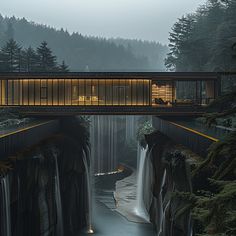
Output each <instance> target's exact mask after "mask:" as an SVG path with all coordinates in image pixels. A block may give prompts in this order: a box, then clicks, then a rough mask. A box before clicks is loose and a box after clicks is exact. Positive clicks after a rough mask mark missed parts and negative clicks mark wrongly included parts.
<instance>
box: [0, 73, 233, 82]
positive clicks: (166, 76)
mask: <svg viewBox="0 0 236 236" xmlns="http://www.w3.org/2000/svg"><path fill="white" fill-rule="evenodd" d="M226 74H228V73H217V72H67V73H63V72H62V73H60V72H47V73H45V72H43V73H42V72H37V73H22V72H20V73H18V72H9V73H1V72H0V79H1V80H6V79H148V80H179V81H181V80H183V81H184V80H185V81H191V80H217V79H218V78H219V77H220V76H221V75H226ZM229 74H231V73H229Z"/></svg>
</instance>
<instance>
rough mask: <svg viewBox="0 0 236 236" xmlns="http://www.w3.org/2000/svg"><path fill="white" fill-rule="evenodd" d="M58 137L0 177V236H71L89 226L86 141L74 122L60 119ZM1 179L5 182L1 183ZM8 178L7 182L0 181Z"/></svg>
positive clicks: (14, 163) (34, 149) (14, 160)
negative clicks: (7, 200)
mask: <svg viewBox="0 0 236 236" xmlns="http://www.w3.org/2000/svg"><path fill="white" fill-rule="evenodd" d="M61 128H62V129H61V130H62V132H61V134H60V135H57V136H55V137H52V138H50V139H49V140H45V141H44V142H42V143H40V144H38V145H37V146H35V147H32V148H31V149H30V150H25V151H24V152H22V153H19V154H18V155H16V156H15V157H14V158H12V159H11V161H10V163H11V165H12V170H11V171H10V172H8V174H6V175H4V176H2V177H1V178H0V179H1V183H0V189H1V191H0V195H1V196H0V202H1V203H0V205H6V196H7V189H6V188H8V189H9V204H7V206H6V207H5V208H1V209H0V215H1V218H2V219H3V218H6V219H7V217H6V216H7V215H10V219H9V220H7V221H1V222H0V229H1V230H0V235H1V236H8V235H9V229H10V231H11V233H12V234H11V235H12V236H14V235H17V236H32V235H34V236H37V235H45V236H46V235H52V236H53V235H57V236H61V235H69V236H70V235H75V234H77V233H78V231H79V230H81V229H82V228H83V227H86V226H87V224H88V215H89V207H88V206H89V203H88V185H87V181H88V175H87V173H86V169H88V168H87V167H86V165H88V163H89V162H88V161H87V160H89V143H88V140H89V138H88V136H87V133H86V127H84V126H83V124H82V122H81V120H80V119H78V118H67V119H63V120H62V121H61ZM3 180H4V181H3ZM5 180H7V184H5V185H4V183H5V182H6V181H5Z"/></svg>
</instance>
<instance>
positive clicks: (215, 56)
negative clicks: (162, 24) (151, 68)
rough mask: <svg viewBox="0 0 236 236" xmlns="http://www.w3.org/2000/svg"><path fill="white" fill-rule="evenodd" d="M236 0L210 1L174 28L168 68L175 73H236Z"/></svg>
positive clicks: (170, 37) (181, 19)
mask: <svg viewBox="0 0 236 236" xmlns="http://www.w3.org/2000/svg"><path fill="white" fill-rule="evenodd" d="M235 14H236V0H208V1H207V3H206V4H205V5H203V6H201V7H199V8H198V10H197V11H196V12H195V13H194V14H188V15H185V16H183V17H181V18H180V19H178V21H177V22H176V23H175V24H174V26H173V27H172V31H171V32H170V36H169V42H170V43H169V48H170V52H169V54H168V56H167V58H166V67H167V68H168V69H169V70H172V71H234V70H235V69H236V57H235V43H236V33H235V32H236V17H235Z"/></svg>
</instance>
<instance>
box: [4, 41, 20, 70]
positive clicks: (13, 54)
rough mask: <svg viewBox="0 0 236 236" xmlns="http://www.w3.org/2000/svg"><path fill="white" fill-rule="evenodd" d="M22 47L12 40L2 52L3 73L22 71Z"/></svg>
mask: <svg viewBox="0 0 236 236" xmlns="http://www.w3.org/2000/svg"><path fill="white" fill-rule="evenodd" d="M20 53H21V47H20V46H19V45H18V44H17V42H16V41H15V40H13V39H10V40H9V41H8V42H7V43H6V45H4V46H3V47H2V48H1V51H0V69H1V71H9V72H16V71H20V68H21V66H20Z"/></svg>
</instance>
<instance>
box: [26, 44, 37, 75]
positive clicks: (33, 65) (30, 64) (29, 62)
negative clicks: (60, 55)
mask: <svg viewBox="0 0 236 236" xmlns="http://www.w3.org/2000/svg"><path fill="white" fill-rule="evenodd" d="M38 66H39V56H38V55H37V53H36V52H35V50H34V49H33V48H32V47H29V48H28V49H26V50H24V51H23V68H24V71H25V72H34V71H37V68H38Z"/></svg>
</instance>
